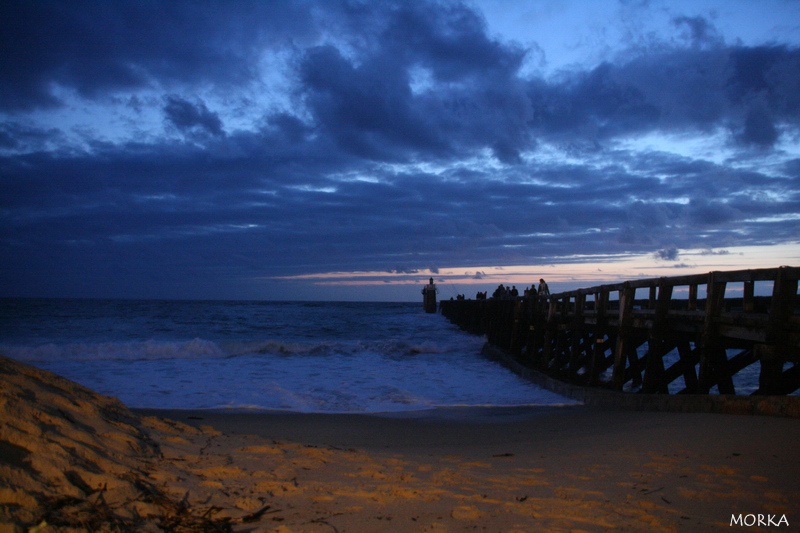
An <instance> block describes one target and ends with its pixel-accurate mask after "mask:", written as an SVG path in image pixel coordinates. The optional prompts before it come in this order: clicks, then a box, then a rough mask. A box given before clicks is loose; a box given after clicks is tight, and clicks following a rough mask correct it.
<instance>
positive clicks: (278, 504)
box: [0, 358, 800, 532]
mask: <svg viewBox="0 0 800 533" xmlns="http://www.w3.org/2000/svg"><path fill="white" fill-rule="evenodd" d="M0 384H2V388H1V389H0V416H1V417H2V426H0V531H27V530H29V528H33V529H32V530H33V531H84V530H89V529H92V530H100V531H102V530H108V531H113V530H138V531H161V530H172V531H284V532H288V531H312V532H316V531H319V532H336V531H338V532H346V531H358V532H361V531H367V532H369V531H376V532H377V531H601V530H607V529H609V528H614V529H620V530H624V531H708V530H715V529H719V530H723V529H725V530H727V529H730V527H731V521H732V519H735V517H739V516H740V515H741V516H742V518H743V520H745V523H747V522H746V521H747V520H749V519H748V516H750V515H752V516H753V517H755V518H753V519H757V517H758V515H762V517H763V520H765V521H766V520H768V519H770V518H771V519H772V521H773V522H772V523H773V527H766V528H760V529H759V530H760V531H764V530H775V531H782V530H783V531H785V530H796V528H797V525H798V524H800V503H798V502H800V483H798V482H797V479H798V477H799V476H798V475H799V474H800V451H798V448H797V443H798V442H800V421H798V420H796V419H789V418H778V417H765V416H759V417H756V416H737V415H719V414H704V413H663V412H659V413H653V412H635V411H617V410H610V409H599V408H589V407H583V406H571V407H547V408H486V409H476V408H470V409H446V410H432V411H426V412H416V413H406V414H392V415H323V414H293V413H252V412H216V411H157V410H148V411H144V410H136V411H134V410H130V409H128V408H127V407H125V406H124V405H122V404H121V403H120V402H118V401H117V400H115V399H113V398H109V397H105V396H100V395H97V394H95V393H93V392H92V391H90V390H88V389H85V388H83V387H81V386H79V385H76V384H74V383H72V382H69V381H67V380H64V379H62V378H60V377H58V376H55V375H53V374H50V373H48V372H45V371H42V370H38V369H35V368H32V367H29V366H26V365H22V364H20V363H17V362H14V361H11V360H9V359H5V358H0Z"/></svg>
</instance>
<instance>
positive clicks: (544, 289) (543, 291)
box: [537, 278, 550, 299]
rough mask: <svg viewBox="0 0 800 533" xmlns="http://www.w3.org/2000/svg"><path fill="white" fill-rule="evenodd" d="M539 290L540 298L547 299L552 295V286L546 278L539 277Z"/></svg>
mask: <svg viewBox="0 0 800 533" xmlns="http://www.w3.org/2000/svg"><path fill="white" fill-rule="evenodd" d="M537 292H538V294H539V298H544V299H547V298H549V297H550V288H549V287H548V286H547V283H546V282H545V281H544V278H539V290H538V291H537Z"/></svg>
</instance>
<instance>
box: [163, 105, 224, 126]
mask: <svg viewBox="0 0 800 533" xmlns="http://www.w3.org/2000/svg"><path fill="white" fill-rule="evenodd" d="M164 115H165V116H166V120H167V121H168V122H169V123H170V124H172V125H173V126H175V127H176V128H178V129H179V130H180V131H183V132H187V133H197V132H204V133H207V134H209V135H213V136H221V135H223V134H224V132H223V131H222V120H220V118H219V115H217V114H216V113H213V112H211V111H209V109H208V108H207V107H206V105H205V104H204V103H203V102H197V103H194V104H193V103H191V102H189V101H188V100H184V99H183V98H181V97H179V96H176V95H170V96H167V97H166V99H165V104H164Z"/></svg>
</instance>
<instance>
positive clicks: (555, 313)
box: [440, 267, 800, 396]
mask: <svg viewBox="0 0 800 533" xmlns="http://www.w3.org/2000/svg"><path fill="white" fill-rule="evenodd" d="M799 278H800V268H797V267H779V268H771V269H759V270H741V271H732V272H711V273H709V274H702V275H689V276H676V277H664V278H652V279H641V280H632V281H626V282H624V283H618V284H611V285H600V286H596V287H591V288H587V289H578V290H574V291H568V292H562V293H558V294H553V295H552V296H550V298H549V299H547V300H543V299H538V298H537V296H536V295H532V296H531V297H529V298H521V299H514V300H501V299H488V300H449V301H442V302H441V306H440V308H441V312H442V314H443V315H444V316H446V317H447V318H448V319H449V320H451V321H452V322H453V323H455V324H457V325H459V326H460V327H462V328H463V329H465V330H467V331H469V332H472V333H475V334H481V335H486V336H487V341H488V342H489V343H490V344H491V345H493V346H495V347H497V348H500V349H502V350H505V351H507V352H508V353H509V354H510V355H511V356H512V357H513V358H514V359H515V360H516V361H517V362H518V363H520V364H522V365H524V366H525V367H528V368H533V369H536V370H538V371H540V372H543V373H545V374H547V375H548V376H550V377H552V378H557V379H559V380H561V381H564V382H567V383H571V384H575V385H581V386H589V387H599V388H604V389H611V390H616V391H623V390H624V391H628V392H639V393H644V394H648V393H656V394H706V395H707V394H715V393H718V394H721V395H736V394H737V393H738V394H750V395H754V396H775V395H778V396H781V395H784V396H785V395H789V394H792V393H794V392H795V391H797V390H798V389H800V364H798V363H800V312H798V305H799V304H800V298H798V294H797V290H798V279H799ZM759 293H766V294H768V295H765V296H757V294H759ZM754 365H758V366H757V367H755V366H754ZM742 372H747V373H749V374H750V375H754V376H755V375H757V378H753V379H751V380H750V383H755V385H753V386H750V387H749V388H748V390H746V391H737V387H736V385H735V382H736V381H737V379H735V378H736V377H737V376H738V375H739V374H740V373H742ZM756 372H757V373H756ZM739 381H741V380H739Z"/></svg>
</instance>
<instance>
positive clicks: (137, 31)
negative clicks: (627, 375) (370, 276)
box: [0, 1, 800, 294]
mask: <svg viewBox="0 0 800 533" xmlns="http://www.w3.org/2000/svg"><path fill="white" fill-rule="evenodd" d="M0 9H2V10H3V12H2V13H0V14H1V15H2V16H0V44H1V45H2V51H3V54H0V62H2V63H1V64H0V67H2V70H1V71H0V72H2V73H0V178H1V179H0V254H1V255H2V256H3V257H11V258H12V259H11V260H10V262H9V263H8V265H6V266H4V267H3V268H4V270H3V279H4V284H3V285H0V290H5V291H10V290H12V288H14V287H15V286H26V287H36V286H37V284H36V279H49V280H51V281H50V282H49V283H52V284H53V286H54V287H55V286H56V285H57V284H58V281H57V279H58V277H59V276H58V275H57V272H56V270H57V268H56V266H55V265H63V266H62V267H58V268H59V269H67V268H68V269H72V271H80V272H87V273H88V274H87V276H86V277H87V278H88V279H95V280H98V281H97V284H98V287H100V286H102V287H114V286H115V283H113V282H112V281H111V280H112V278H113V276H114V275H117V274H119V275H120V276H122V277H123V278H124V279H127V280H130V281H129V283H128V285H129V286H132V287H140V286H141V287H151V288H152V290H153V291H156V289H157V288H164V290H168V289H169V287H170V286H171V285H174V284H175V283H176V281H175V280H176V279H177V280H178V281H179V282H180V283H186V284H187V287H188V286H189V284H190V283H195V282H191V281H190V280H188V279H186V276H183V275H182V274H177V273H178V272H182V271H183V270H181V269H190V270H191V276H192V277H193V278H194V279H195V280H196V284H197V286H201V285H202V286H204V287H227V288H228V289H230V290H231V291H233V290H236V291H238V290H242V291H245V292H246V289H245V287H248V286H250V287H251V288H252V284H253V283H254V282H253V280H254V279H263V278H265V277H269V276H290V275H300V274H313V273H319V272H334V271H335V272H345V271H362V272H364V271H371V272H387V271H390V272H394V273H408V274H412V273H419V272H421V271H424V270H429V271H430V272H431V273H433V274H436V273H438V271H439V268H438V267H429V265H440V266H442V265H445V266H447V267H448V268H459V271H469V272H473V271H475V269H476V268H477V267H476V266H475V265H485V264H487V261H488V262H489V264H491V265H503V264H506V265H512V264H550V263H553V262H556V261H558V260H560V258H575V257H580V256H582V255H583V254H587V253H589V252H591V251H592V250H602V251H603V253H604V254H610V255H614V254H619V255H624V254H647V255H650V254H653V250H659V251H658V252H656V254H655V257H656V258H657V259H658V260H662V261H676V260H677V259H678V250H685V249H696V248H700V249H703V248H708V249H717V248H720V247H725V248H727V247H733V246H740V245H759V244H761V245H763V244H771V243H775V242H786V241H787V240H791V239H796V236H797V234H798V231H800V227H799V226H798V224H799V222H798V220H797V218H796V214H797V213H798V212H800V193H798V191H800V163H799V162H798V161H800V156H798V154H797V153H796V151H794V152H793V151H792V150H794V148H792V146H793V145H792V142H793V141H792V140H793V139H796V138H798V136H800V131H799V130H798V127H797V124H798V123H800V120H798V119H800V116H799V115H800V96H798V95H800V68H798V66H800V50H798V49H797V48H794V47H792V46H790V45H784V44H776V43H772V44H769V45H750V46H746V45H744V44H741V43H740V42H735V41H726V40H724V39H723V38H722V35H721V32H720V31H719V30H718V29H717V28H716V27H715V26H714V25H713V24H712V21H711V20H710V19H705V18H699V17H696V16H694V15H692V16H688V15H687V16H677V17H674V18H673V25H672V26H671V28H672V30H673V31H674V32H675V34H674V35H670V36H665V37H664V38H663V40H662V41H655V40H651V41H650V46H647V47H636V48H631V49H629V50H623V51H620V53H619V54H618V55H616V56H614V57H613V58H610V59H608V60H607V61H605V62H603V63H601V64H596V65H594V66H591V67H589V68H579V67H575V68H571V69H566V70H563V71H561V72H559V73H557V74H556V75H552V76H550V77H546V78H545V77H542V76H539V75H537V74H536V73H535V72H529V71H527V70H523V69H522V67H523V64H524V62H525V60H526V56H527V55H528V54H530V53H532V52H535V51H536V50H534V49H535V48H536V46H538V45H535V46H534V45H531V46H530V47H528V48H525V47H523V46H522V45H520V44H516V43H513V42H511V41H508V40H504V39H503V38H502V37H500V36H498V35H496V34H494V33H492V34H490V32H489V30H488V29H487V27H486V23H485V20H484V18H483V17H482V16H481V14H480V13H479V12H476V11H474V10H473V9H471V8H469V7H468V6H467V5H464V4H459V3H439V2H410V3H409V2H377V3H370V2H368V3H335V4H334V3H329V2H266V3H264V2H235V3H216V2H203V3H200V4H197V3H191V2H172V3H170V4H168V5H162V4H150V3H147V2H142V3H135V4H127V3H125V4H117V3H113V4H108V3H102V2H90V1H86V2H84V3H81V4H79V5H78V6H77V7H75V6H74V5H73V4H72V3H67V4H49V3H37V2H19V3H15V2H8V3H4V4H3V6H2V8H0ZM154 12H157V13H158V16H153V13H154ZM6 15H7V16H6ZM9 17H10V18H13V19H14V20H16V23H15V24H11V23H10V22H8V21H9V20H10V19H9ZM43 28H49V30H48V34H47V40H46V41H43V40H42V39H43V38H44V35H43V33H42V32H43V31H44V29H43ZM109 28H112V29H113V31H110V30H109ZM675 36H677V37H678V38H673V37H675ZM728 42H733V43H734V44H727V43H728ZM33 110H35V112H32V111H33ZM83 110H88V111H85V113H87V114H88V118H84V117H83V115H81V113H83V112H84V111H83ZM41 117H45V119H42V118H41ZM564 260H566V259H564ZM570 260H571V261H572V260H575V261H578V260H579V259H570ZM484 275H485V273H484V272H483V271H477V272H476V273H475V276H484ZM80 277H81V276H79V275H70V276H65V277H64V280H65V281H64V284H65V285H66V284H68V283H71V284H73V285H74V286H75V287H77V286H80V287H85V285H87V284H88V282H86V284H82V283H83V282H81V281H80ZM151 278H152V279H151ZM99 280H103V283H100V281H99ZM147 280H150V281H147ZM248 284H250V285H248ZM116 285H117V286H122V285H125V284H119V283H118V284H116ZM31 290H33V289H31ZM53 290H54V291H55V289H53ZM98 290H99V289H98ZM147 290H150V289H147ZM187 290H188V288H187ZM220 290H222V289H220ZM226 290H227V289H226ZM73 293H76V294H80V293H81V291H80V290H78V289H75V290H74V291H73ZM237 294H238V293H237Z"/></svg>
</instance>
